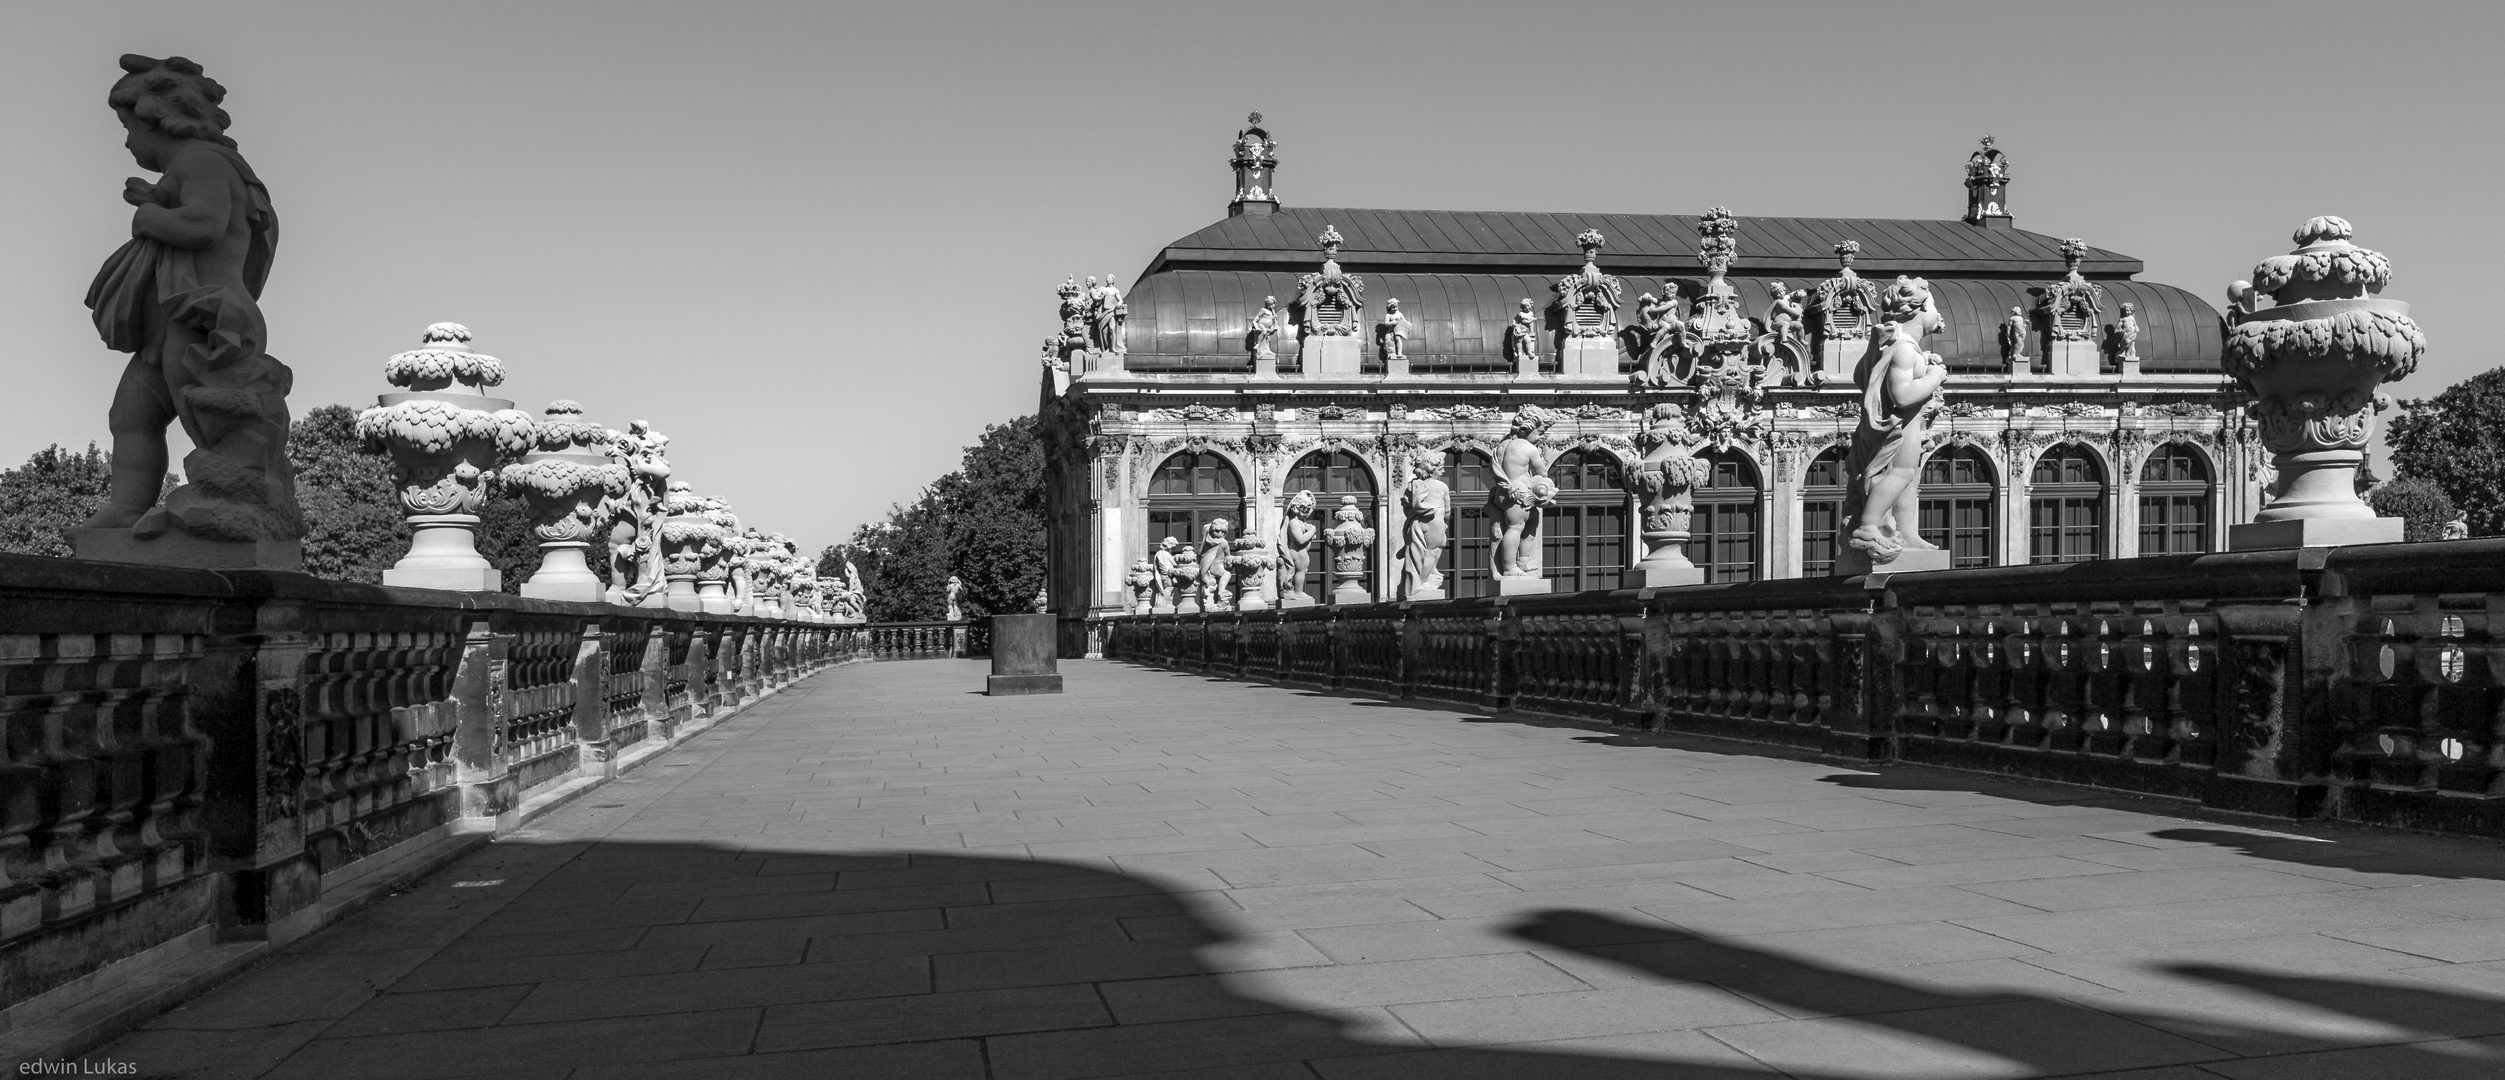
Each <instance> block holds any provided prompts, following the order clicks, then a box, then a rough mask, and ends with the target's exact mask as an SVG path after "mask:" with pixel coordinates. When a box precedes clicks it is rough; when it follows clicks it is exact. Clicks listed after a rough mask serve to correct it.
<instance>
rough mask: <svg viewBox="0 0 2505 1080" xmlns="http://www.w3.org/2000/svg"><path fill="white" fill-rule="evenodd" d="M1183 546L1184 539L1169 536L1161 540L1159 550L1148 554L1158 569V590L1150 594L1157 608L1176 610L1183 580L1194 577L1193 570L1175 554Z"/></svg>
mask: <svg viewBox="0 0 2505 1080" xmlns="http://www.w3.org/2000/svg"><path fill="white" fill-rule="evenodd" d="M1182 546H1183V542H1182V541H1180V540H1177V539H1175V538H1173V537H1171V536H1169V537H1166V538H1165V539H1164V540H1162V541H1159V542H1158V544H1157V550H1155V551H1153V552H1150V553H1149V555H1148V558H1149V560H1150V562H1152V563H1154V564H1155V567H1156V571H1157V584H1156V592H1154V593H1153V594H1151V595H1150V600H1151V601H1152V602H1153V603H1154V604H1155V605H1156V608H1155V610H1158V611H1173V610H1175V603H1176V601H1177V600H1179V599H1180V598H1181V594H1182V591H1183V582H1185V581H1186V580H1189V579H1190V578H1191V577H1192V572H1191V571H1190V570H1189V569H1188V568H1187V567H1186V566H1185V565H1184V563H1183V562H1182V561H1181V560H1180V559H1179V558H1178V557H1177V556H1176V555H1175V551H1176V550H1177V549H1179V548H1181V547H1182Z"/></svg>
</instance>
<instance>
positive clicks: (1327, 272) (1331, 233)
mask: <svg viewBox="0 0 2505 1080" xmlns="http://www.w3.org/2000/svg"><path fill="white" fill-rule="evenodd" d="M1315 239H1316V242H1318V243H1320V244H1321V245H1322V269H1321V270H1320V271H1319V272H1316V273H1311V274H1306V275H1304V276H1303V277H1300V278H1297V279H1296V311H1297V326H1298V327H1299V328H1301V330H1302V331H1303V333H1304V334H1305V335H1306V336H1308V337H1311V336H1314V335H1320V336H1323V337H1352V336H1355V335H1358V334H1361V333H1363V332H1364V331H1365V297H1366V283H1365V279H1364V278H1360V277H1358V276H1356V275H1355V274H1347V273H1342V272H1341V271H1340V268H1339V248H1340V244H1341V243H1343V242H1344V241H1342V240H1341V239H1340V235H1339V230H1338V229H1335V228H1332V227H1331V226H1328V225H1325V226H1323V227H1322V235H1321V236H1319V237H1317V238H1315Z"/></svg>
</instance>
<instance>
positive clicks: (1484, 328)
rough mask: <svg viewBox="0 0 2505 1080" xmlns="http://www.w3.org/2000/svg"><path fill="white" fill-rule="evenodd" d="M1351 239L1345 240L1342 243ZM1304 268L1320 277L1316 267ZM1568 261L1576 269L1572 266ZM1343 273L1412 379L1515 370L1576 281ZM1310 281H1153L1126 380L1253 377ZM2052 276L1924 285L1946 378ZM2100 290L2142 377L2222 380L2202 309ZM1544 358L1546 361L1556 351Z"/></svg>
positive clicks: (1265, 276) (1644, 283)
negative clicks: (1256, 337) (1552, 307)
mask: <svg viewBox="0 0 2505 1080" xmlns="http://www.w3.org/2000/svg"><path fill="white" fill-rule="evenodd" d="M1958 227H1959V228H1965V227H1966V226H1963V225H1959V226H1958ZM1975 231H1977V232H1984V231H1986V230H1981V229H1978V230H1975ZM1993 231H2003V232H2005V231H2006V230H1993ZM1347 232H1348V230H1347V229H1346V228H1345V227H1342V228H1341V233H1342V234H1343V235H1345V234H1346V233H1347ZM1743 254H1745V249H1743ZM1306 258H1307V260H1308V261H1309V262H1312V263H1314V264H1315V265H1319V260H1318V259H1315V258H1314V257H1313V256H1311V255H1308V256H1306ZM1552 258H1553V256H1552ZM1568 260H1569V261H1572V262H1574V263H1577V264H1579V263H1580V259H1579V258H1578V257H1575V256H1572V255H1569V256H1568ZM1867 261H1868V260H1865V262H1867ZM1341 262H1342V265H1343V266H1346V267H1347V269H1348V270H1349V272H1351V273H1354V274H1357V275H1358V276H1360V277H1363V278H1364V279H1365V283H1366V292H1365V304H1366V315H1367V318H1366V321H1367V322H1368V324H1371V323H1372V322H1373V320H1374V319H1375V318H1376V317H1379V316H1380V315H1381V313H1382V310H1383V301H1384V300H1386V299H1391V298H1394V297H1397V298H1399V300H1400V306H1401V310H1402V311H1403V312H1404V313H1405V314H1407V315H1408V316H1409V318H1410V320H1411V321H1412V322H1413V323H1414V324H1415V327H1416V330H1415V333H1414V334H1413V335H1412V337H1411V338H1410V340H1409V345H1408V348H1407V350H1406V351H1407V352H1408V354H1409V356H1410V358H1411V365H1410V366H1411V368H1412V369H1413V370H1415V371H1419V372H1434V371H1506V370H1510V365H1508V364H1507V363H1506V362H1505V360H1504V332H1505V326H1506V324H1507V323H1508V322H1509V321H1510V320H1511V319H1512V318H1513V311H1514V306H1515V305H1516V304H1519V303H1520V302H1521V301H1522V300H1523V299H1524V298H1526V297H1527V298H1529V299H1530V301H1531V303H1532V305H1533V306H1534V307H1535V308H1538V309H1540V310H1541V311H1543V312H1545V311H1546V309H1547V307H1548V304H1549V303H1550V301H1552V300H1553V299H1554V298H1555V295H1556V294H1555V293H1553V292H1551V291H1550V288H1549V287H1550V286H1551V285H1553V284H1555V283H1556V281H1557V279H1558V278H1560V277H1563V276H1565V275H1566V274H1567V273H1569V272H1570V271H1572V270H1573V269H1574V267H1573V266H1569V265H1566V264H1564V263H1558V264H1555V265H1554V266H1553V267H1552V269H1551V270H1550V271H1549V272H1545V273H1535V274H1534V273H1505V272H1488V273H1383V272H1380V271H1375V270H1373V268H1372V267H1371V266H1370V265H1368V264H1367V263H1366V262H1364V261H1361V260H1359V259H1358V258H1355V257H1352V256H1350V255H1349V254H1348V253H1347V252H1346V251H1345V250H1343V252H1342V258H1341ZM1614 262H1615V260H1613V259H1609V258H1607V257H1606V254H1605V253H1604V257H1603V259H1602V263H1603V268H1604V269H1612V270H1614V269H1615V268H1614V267H1612V266H1610V265H1609V264H1611V263H1614ZM1831 264H1832V263H1831V260H1830V265H1831ZM1308 269H1311V267H1303V268H1298V269H1294V270H1284V269H1282V270H1254V269H1235V270H1201V269H1165V270H1159V271H1154V272H1151V273H1150V274H1149V275H1148V276H1147V277H1145V278H1143V279H1142V280H1141V281H1140V282H1139V283H1138V284H1137V285H1135V286H1134V287H1133V288H1132V290H1131V292H1130V294H1129V303H1130V321H1129V323H1128V325H1127V327H1126V332H1125V334H1124V336H1123V343H1124V345H1125V346H1126V347H1127V348H1128V349H1129V350H1130V351H1129V355H1128V357H1127V358H1126V359H1125V361H1124V366H1125V367H1127V368H1129V369H1131V370H1133V371H1246V370H1250V369H1251V366H1252V360H1251V352H1250V351H1249V348H1248V343H1247V335H1248V334H1249V333H1250V327H1251V318H1252V313H1253V312H1255V311H1257V310H1259V309H1260V307H1261V300H1262V298H1263V297H1265V296H1274V297H1277V298H1278V301H1279V317H1280V319H1281V321H1282V322H1284V321H1285V320H1286V319H1287V312H1288V301H1289V300H1290V299H1291V298H1293V297H1294V296H1295V294H1296V278H1297V276H1298V275H1299V274H1302V273H1304V272H1306V270H1308ZM1856 269H1859V266H1856ZM1826 276H1828V275H1827V274H1818V275H1814V276H1813V275H1797V274H1796V275H1786V276H1784V277H1782V278H1780V279H1777V278H1775V277H1774V276H1773V275H1764V276H1755V275H1752V276H1748V277H1728V278H1726V279H1725V280H1728V281H1729V282H1730V283H1731V284H1732V285H1734V286H1736V287H1738V289H1739V292H1740V300H1741V303H1742V310H1743V311H1745V312H1747V313H1749V314H1751V315H1761V314H1762V313H1763V312H1764V311H1765V308H1766V305H1767V304H1768V303H1769V302H1770V300H1771V298H1772V293H1771V292H1770V290H1769V287H1768V282H1770V281H1775V280H1781V281H1783V282H1784V284H1785V285H1786V286H1788V287H1789V288H1792V289H1803V288H1807V287H1809V286H1811V285H1814V284H1815V283H1816V282H1817V281H1819V280H1821V279H1823V278H1824V277H1826ZM1870 276H1876V275H1875V274H1873V275H1870ZM2058 276H2059V274H2058V270H2057V271H2056V272H2055V273H2054V274H2050V275H2046V276H2045V277H2044V278H2042V279H2040V280H2037V281H2028V280H2022V279H2006V278H1983V279H1977V278H1953V277H1934V278H1932V279H1930V280H1931V288H1932V295H1933V297H1934V298H1935V300H1936V302H1937V303H1938V305H1939V309H1940V315H1941V318H1942V320H1943V321H1944V322H1945V323H1946V325H1945V326H1943V327H1942V328H1941V330H1940V332H1939V333H1938V334H1935V335H1933V336H1932V337H1931V339H1930V341H1929V343H1928V344H1929V345H1930V347H1931V349H1932V350H1933V351H1936V352H1938V353H1939V354H1940V355H1941V356H1942V357H1943V358H1945V359H1947V360H1948V361H1949V364H1950V367H1951V368H1952V369H1953V370H1960V371H1998V370H2000V369H2001V359H2000V344H1999V341H2000V338H1999V334H1998V331H1999V324H2000V320H2001V319H2002V318H2003V317H2004V316H2006V315H2007V314H2008V312H2009V309H2010V308H2012V307H2024V308H2028V309H2030V310H2032V309H2033V306H2034V303H2035V298H2034V296H2032V295H2031V294H2030V293H2029V290H2030V289H2034V288H2040V287H2041V286H2042V284H2043V283H2045V282H2049V281H2051V280H2053V279H2054V278H2055V277H2058ZM1620 277H1621V279H1622V280H1624V281H1625V282H1626V301H1627V306H1626V308H1625V309H1623V310H1621V311H1620V312H1619V319H1620V320H1621V321H1622V322H1631V321H1632V320H1633V319H1634V318H1635V310H1634V309H1635V301H1636V298H1637V297H1638V296H1639V295H1641V294H1643V293H1646V292H1652V293H1656V294H1658V293H1659V292H1661V284H1662V283H1661V279H1658V278H1636V277H1629V276H1627V275H1626V274H1624V273H1623V272H1621V273H1620ZM1701 277H1702V275H1701V274H1698V273H1696V272H1694V271H1693V270H1691V271H1688V272H1686V273H1682V274H1680V275H1678V279H1680V280H1684V281H1685V282H1686V283H1687V288H1686V289H1685V290H1684V291H1685V292H1687V293H1688V294H1689V295H1694V294H1695V293H1696V291H1697V281H1698V279H1700V278H1701ZM2098 284H2100V285H2103V286H2104V287H2105V290H2106V293H2107V297H2106V300H2107V305H2108V306H2107V308H2106V310H2105V312H2104V314H2103V317H2102V320H2101V321H2105V322H2111V321H2112V320H2113V319H2115V318H2117V317H2119V316H2120V315H2121V313H2122V310H2121V305H2122V303H2123V302H2124V301H2130V302H2131V303H2133V304H2136V305H2138V311H2139V320H2140V361H2141V368H2142V370H2144V371H2148V372H2151V373H2180V372H2213V371H2217V370H2218V352H2219V338H2218V313H2217V311H2216V310H2214V309H2212V308H2211V307H2210V306H2209V305H2208V304H2206V303H2204V302H2202V301H2201V299H2200V298H2199V297H2197V296H2194V295H2192V294H2191V293H2189V292H2185V291H2184V290H2182V289H2178V288H2175V287H2174V286H2171V285H2159V284H2154V283H2151V282H2141V281H2117V280H2105V281H2100V282H2098ZM1276 347H1277V349H1278V352H1279V354H1280V357H1281V360H1282V362H1283V363H1288V364H1292V363H1293V360H1292V357H1293V356H1294V355H1295V345H1294V330H1293V328H1292V327H1289V328H1287V329H1285V330H1284V331H1283V332H1282V333H1281V334H1280V337H1279V340H1278V341H1277V342H1276ZM1542 351H1543V352H1553V346H1551V347H1549V348H1544V349H1543V350H1542ZM1367 353H1368V356H1369V362H1371V356H1372V353H1373V350H1372V349H1368V350H1367ZM2029 354H2030V355H2040V350H2039V349H2037V348H2033V347H2031V348H2030V349H2029Z"/></svg>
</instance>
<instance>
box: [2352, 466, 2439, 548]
mask: <svg viewBox="0 0 2505 1080" xmlns="http://www.w3.org/2000/svg"><path fill="white" fill-rule="evenodd" d="M2366 505H2368V506H2371V507H2374V511H2375V514H2376V516H2378V517H2396V518H2399V519H2401V521H2402V525H2401V539H2404V540H2441V539H2443V538H2444V523H2445V522H2448V521H2451V520H2453V518H2454V517H2455V516H2456V515H2458V514H2460V513H2461V510H2460V509H2459V508H2458V507H2455V506H2454V505H2453V500H2452V499H2450V498H2447V497H2446V496H2445V494H2444V489H2443V488H2440V487H2437V486H2435V484H2433V483H2431V482H2429V481H2426V480H2421V479H2419V478H2417V477H2415V476H2395V477H2393V478H2392V479H2390V480H2386V481H2384V482H2383V483H2381V484H2377V485H2375V489H2374V490H2373V491H2370V492H2367V493H2366Z"/></svg>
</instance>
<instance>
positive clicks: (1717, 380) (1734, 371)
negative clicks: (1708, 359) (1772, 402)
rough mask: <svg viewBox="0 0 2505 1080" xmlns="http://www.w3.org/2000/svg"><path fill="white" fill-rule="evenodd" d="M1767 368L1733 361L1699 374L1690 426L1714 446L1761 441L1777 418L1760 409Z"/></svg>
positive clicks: (1691, 406)
mask: <svg viewBox="0 0 2505 1080" xmlns="http://www.w3.org/2000/svg"><path fill="white" fill-rule="evenodd" d="M1765 382H1766V369H1765V368H1764V367H1760V366H1755V365H1750V364H1745V363H1733V364H1726V365H1723V366H1720V367H1713V368H1706V369H1704V370H1703V371H1702V372H1701V373H1700V374H1699V375H1698V386H1697V395H1696V397H1695V399H1694V400H1693V401H1692V402H1691V404H1690V405H1689V408H1690V410H1691V415H1690V416H1689V419H1688V426H1689V428H1690V429H1692V430H1693V431H1695V433H1696V435H1697V436H1698V437H1699V438H1702V439H1703V440H1704V441H1706V442H1709V443H1712V444H1713V445H1714V447H1715V448H1717V449H1721V450H1729V449H1730V448H1731V446H1732V444H1734V443H1741V442H1752V443H1753V442H1762V441H1764V440H1765V437H1766V433H1767V432H1769V431H1771V430H1773V428H1774V419H1773V418H1772V417H1770V416H1768V415H1766V413H1765V412H1764V410H1762V409H1760V408H1758V402H1759V401H1760V400H1762V399H1763V398H1764V397H1765Z"/></svg>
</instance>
